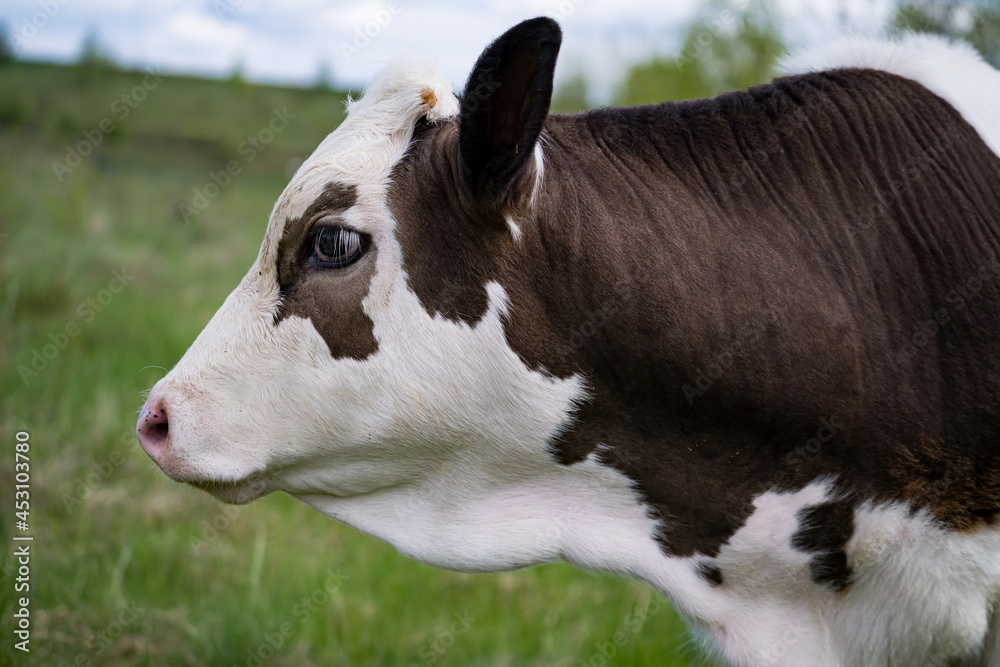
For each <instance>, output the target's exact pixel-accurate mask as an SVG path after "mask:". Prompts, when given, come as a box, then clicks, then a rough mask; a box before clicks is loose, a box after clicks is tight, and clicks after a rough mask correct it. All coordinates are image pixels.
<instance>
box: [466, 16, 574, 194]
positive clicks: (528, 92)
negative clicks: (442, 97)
mask: <svg viewBox="0 0 1000 667" xmlns="http://www.w3.org/2000/svg"><path fill="white" fill-rule="evenodd" d="M560 43H562V31H561V30H560V29H559V24H558V23H556V22H555V21H553V20H552V19H550V18H545V17H539V18H536V19H530V20H528V21H524V22H523V23H519V24H517V25H516V26H514V27H513V28H511V29H510V30H508V31H507V32H505V33H504V34H503V35H501V36H500V37H499V38H497V40H496V41H494V42H493V43H492V44H490V45H489V46H488V47H486V50H485V51H483V54H482V55H481V56H479V60H477V61H476V66H475V67H473V68H472V74H470V75H469V81H468V83H466V84H465V94H464V95H463V96H462V114H461V119H462V120H461V122H462V126H461V134H460V139H459V147H460V151H461V157H462V169H463V173H464V176H465V182H466V184H467V185H468V186H469V189H470V190H471V192H472V194H473V196H474V197H475V198H476V199H478V200H480V201H483V200H492V201H493V202H497V201H499V200H502V199H504V198H505V196H506V194H507V193H508V191H509V188H510V187H511V185H512V184H513V183H514V182H515V180H516V178H517V176H518V175H519V174H520V172H521V170H522V169H524V167H525V162H526V161H527V160H528V158H530V157H531V155H532V151H533V150H534V148H535V141H537V139H538V133H539V132H541V131H542V123H544V122H545V117H546V116H547V115H548V113H549V103H550V102H551V101H552V75H553V73H554V72H555V68H556V56H558V55H559V45H560Z"/></svg>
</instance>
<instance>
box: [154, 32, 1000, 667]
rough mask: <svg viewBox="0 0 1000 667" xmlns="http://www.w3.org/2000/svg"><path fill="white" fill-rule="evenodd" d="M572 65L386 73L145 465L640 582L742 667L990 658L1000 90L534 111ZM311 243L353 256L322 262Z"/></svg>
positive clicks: (164, 404)
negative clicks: (345, 246)
mask: <svg viewBox="0 0 1000 667" xmlns="http://www.w3.org/2000/svg"><path fill="white" fill-rule="evenodd" d="M558 46H559V30H558V27H557V26H556V25H555V24H554V22H551V21H549V20H547V19H535V20H533V21H530V22H526V23H525V24H522V25H520V26H516V27H515V28H513V29H511V30H510V31H508V32H507V33H505V34H504V35H503V36H501V37H500V38H499V39H498V40H497V42H495V43H494V44H493V45H491V46H490V47H489V48H488V49H487V51H486V53H485V54H484V57H483V58H481V59H480V61H479V62H478V63H477V66H476V68H475V69H474V71H473V73H472V75H471V76H470V79H469V80H470V84H471V85H470V87H467V95H466V97H465V99H463V100H459V99H458V98H456V97H455V96H454V95H453V94H452V93H451V92H450V90H449V89H448V84H447V81H446V79H445V78H444V76H443V75H442V74H441V73H440V71H439V70H437V69H435V68H433V67H430V66H427V65H426V64H423V63H402V64H399V65H397V66H395V67H393V68H390V69H389V70H388V71H386V72H385V73H383V74H382V75H380V76H379V77H378V78H376V80H375V81H373V83H372V85H371V86H369V88H368V89H367V90H366V93H365V95H364V96H363V97H362V99H361V100H359V101H358V102H356V103H352V105H351V106H350V109H349V113H348V117H347V119H346V120H345V122H344V123H343V124H342V125H341V126H340V127H339V128H338V129H337V130H336V131H335V132H333V133H332V134H331V135H330V136H329V137H328V138H327V139H326V140H325V141H324V142H323V143H322V144H321V145H320V146H319V148H317V150H316V152H315V153H314V155H313V156H311V157H310V158H309V159H308V160H307V161H306V162H305V164H303V166H302V167H301V168H300V169H299V171H298V173H297V174H296V175H295V177H294V178H293V180H292V182H291V183H290V184H289V186H288V188H287V189H286V190H285V192H284V193H283V194H282V196H281V198H280V199H279V201H278V203H277V204H276V205H275V209H274V211H273V212H272V215H271V221H270V224H269V226H268V231H267V234H266V235H265V239H264V242H263V244H262V247H261V251H260V255H259V256H258V259H257V262H256V263H255V265H254V266H253V268H252V269H251V270H250V272H249V273H248V274H247V276H246V277H245V278H244V280H243V282H242V283H241V284H240V286H239V287H238V288H237V289H236V290H235V291H234V292H233V294H232V295H231V296H230V297H229V299H227V301H226V303H225V304H224V305H223V306H222V308H221V309H220V310H219V312H218V313H217V314H216V316H215V317H214V318H213V319H212V321H211V322H210V323H209V324H208V326H207V327H206V329H205V331H203V332H202V334H201V335H200V336H199V337H198V339H197V340H196V341H195V342H194V344H193V345H192V347H191V349H190V350H189V351H188V352H187V354H185V356H184V358H183V359H182V360H181V361H180V362H179V363H178V364H177V366H176V367H175V368H174V369H173V370H172V371H171V372H170V373H169V374H168V375H167V376H166V377H165V378H164V379H163V380H161V381H160V382H159V383H158V384H157V385H156V386H155V387H154V388H153V390H152V392H151V393H150V396H149V400H148V402H147V406H146V408H145V409H144V410H143V412H142V415H143V416H144V417H141V418H140V423H139V425H138V428H139V433H140V439H141V441H142V442H143V446H144V447H146V448H147V451H149V452H150V455H151V456H153V458H154V459H155V460H156V462H157V463H158V464H159V465H160V467H161V468H163V470H164V471H165V472H166V473H167V474H169V475H170V476H171V477H173V478H174V479H177V480H182V481H188V482H191V483H193V484H197V485H198V486H200V487H202V488H205V489H207V490H209V491H211V492H212V493H215V494H216V495H218V496H219V497H220V498H223V499H225V500H228V501H230V502H246V501H248V500H251V499H253V498H255V497H258V496H259V495H262V494H263V493H266V492H269V491H272V490H278V489H280V490H285V491H287V492H289V493H291V494H293V495H295V496H296V497H298V498H300V499H301V500H303V501H304V502H307V503H309V504H311V505H313V506H314V507H317V508H318V509H319V510H320V511H322V512H324V513H325V514H327V515H328V516H330V517H333V518H336V519H338V520H341V521H344V522H346V523H349V524H350V525H353V526H355V527H357V528H359V529H360V530H363V531H365V532H367V533H370V534H372V535H374V536H376V537H379V538H381V539H384V540H387V541H389V542H391V543H392V544H394V545H395V546H396V547H397V549H399V550H400V552H401V553H404V554H406V555H409V556H412V557H414V558H417V559H419V560H422V561H424V562H427V563H431V564H433V565H437V566H440V567H450V568H456V569H463V570H476V571H485V570H500V569H509V568H515V567H523V566H526V565H531V564H535V563H540V562H546V561H551V560H555V559H559V558H562V559H565V560H568V561H569V562H572V563H575V564H577V565H580V566H582V567H587V568H592V569H596V570H601V571H606V572H614V573H618V574H623V575H627V576H633V577H638V578H641V579H643V580H645V581H648V582H649V583H650V584H652V585H653V586H655V587H656V588H657V589H658V590H660V591H662V592H663V593H664V594H665V595H666V596H667V597H668V598H669V599H670V600H671V602H672V603H673V605H674V606H675V607H676V608H677V609H678V611H679V612H680V613H682V614H683V615H684V616H685V617H687V618H688V619H689V620H690V621H691V623H692V628H693V629H694V630H695V632H696V633H697V634H698V635H700V636H703V637H705V638H706V639H707V641H708V642H709V643H711V644H712V645H713V646H715V647H716V648H717V650H718V651H719V653H720V654H721V655H722V656H723V657H724V659H726V660H727V661H729V662H730V663H731V664H733V665H738V666H751V665H753V666H756V665H784V666H789V667H791V666H800V665H807V664H808V665H815V666H817V667H834V666H852V667H853V666H855V665H872V666H875V665H910V664H928V663H929V664H943V663H945V662H946V661H949V660H951V661H958V662H956V664H963V665H978V666H981V667H985V666H988V665H992V666H996V665H998V664H1000V527H998V523H1000V381H998V378H1000V347H998V346H997V343H996V340H997V336H998V334H1000V308H998V306H1000V255H998V253H1000V187H998V185H997V184H998V183H1000V158H998V155H997V151H998V147H997V141H998V138H1000V121H998V120H997V116H996V111H995V110H996V108H997V104H996V95H997V94H998V93H997V91H1000V74H998V73H997V72H995V71H994V70H992V69H990V68H988V67H987V66H985V65H984V64H983V63H982V62H981V61H980V60H978V58H976V57H975V56H974V55H973V54H971V52H970V51H969V50H968V49H966V48H962V47H953V46H949V45H947V44H945V43H944V42H941V41H933V40H932V41H927V40H925V39H910V40H908V41H904V42H899V43H888V42H878V43H875V42H872V43H868V42H865V43H849V44H848V45H847V47H844V46H841V47H835V48H833V49H831V50H829V51H827V52H826V54H825V55H821V56H816V57H815V58H814V59H813V60H809V59H808V58H806V59H804V60H802V61H801V62H804V63H807V64H808V63H812V64H813V65H816V66H817V68H819V70H821V71H815V72H813V73H808V74H803V75H797V76H792V77H789V78H785V79H780V80H778V81H775V82H774V83H772V84H769V85H766V86H759V87H755V88H752V89H750V90H749V91H746V92H740V93H731V94H727V95H723V96H720V97H718V98H715V99H713V100H699V101H693V102H684V103H673V104H671V103H667V104H662V105H651V106H646V107H636V108H632V109H602V110H598V111H593V112H589V113H586V114H579V115H575V116H547V115H546V114H547V111H548V101H549V95H550V94H551V72H552V65H553V64H554V60H555V54H556V52H557V51H558ZM928 53H931V54H932V55H933V58H932V59H928V58H927V57H926V56H927V54H928ZM845 68H846V69H845ZM806 69H812V68H811V67H806ZM942 72H947V75H942V74H941V73H942ZM491 81H498V82H506V83H505V84H503V85H497V86H487V87H485V88H484V87H483V86H481V85H477V82H479V83H480V84H481V83H482V82H491ZM526 82H531V83H530V84H527V83H526ZM476 91H485V92H484V93H483V94H482V95H480V94H479V93H478V92H476ZM470 92H472V93H475V94H474V95H470V94H469V93H470ZM482 109H490V110H491V111H490V112H489V113H490V114H494V115H493V116H489V114H488V115H487V116H486V117H483V116H481V115H480V113H481V110H482ZM497 114H498V115H497ZM539 119H544V122H543V123H542V124H541V125H539V123H538V120H539ZM482 121H485V122H482ZM468 133H472V134H468ZM470 137H471V139H472V140H471V141H470ZM539 137H541V139H539ZM511 146H514V147H515V150H513V151H512V150H510V148H511ZM991 149H992V150H991ZM529 156H530V159H529ZM319 223H321V224H327V225H329V224H335V225H339V226H344V227H348V228H350V229H352V230H355V231H357V232H358V233H360V234H363V235H364V236H365V238H366V239H368V240H369V242H370V247H369V250H368V253H367V254H366V255H365V256H364V257H363V258H362V259H361V260H359V261H358V262H357V263H356V264H354V265H352V266H351V267H348V268H347V269H336V270H334V269H328V268H326V269H324V268H317V266H316V265H315V264H314V263H310V261H309V256H310V249H311V246H310V239H311V238H312V237H311V236H310V234H311V233H312V232H313V231H314V229H315V225H316V224H319ZM504 223H505V224H504ZM168 420H169V431H168V429H167V421H168ZM153 422H155V429H156V431H155V433H153V432H152V431H151V429H152V428H154V427H153V426H151V424H153ZM164 434H168V435H167V437H166V438H165V439H164V438H162V436H163V435H164ZM154 436H157V437H156V438H154Z"/></svg>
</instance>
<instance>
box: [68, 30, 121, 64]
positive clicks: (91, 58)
mask: <svg viewBox="0 0 1000 667" xmlns="http://www.w3.org/2000/svg"><path fill="white" fill-rule="evenodd" d="M77 64H79V65H80V67H83V68H85V69H89V70H108V69H115V62H114V60H113V59H112V58H111V55H110V54H109V53H108V51H107V50H106V49H105V48H104V45H102V44H101V39H100V37H99V36H98V34H97V31H96V30H94V29H91V30H90V31H89V32H88V33H87V36H86V37H84V38H83V45H82V46H81V47H80V58H79V59H78V60H77Z"/></svg>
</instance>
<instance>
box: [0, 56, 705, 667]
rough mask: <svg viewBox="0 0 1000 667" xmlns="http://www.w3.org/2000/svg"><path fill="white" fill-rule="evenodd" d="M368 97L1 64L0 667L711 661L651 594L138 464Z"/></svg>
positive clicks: (569, 665) (569, 666) (572, 666)
mask: <svg viewBox="0 0 1000 667" xmlns="http://www.w3.org/2000/svg"><path fill="white" fill-rule="evenodd" d="M140 98H141V99H140ZM343 99H344V94H343V93H341V92H337V91H330V90H319V89H318V90H297V89H283V88H269V87H261V86H250V85H247V84H245V83H242V82H239V81H228V82H219V81H203V80H197V79H188V78H170V77H162V78H160V77H156V76H148V75H146V74H145V73H141V72H140V73H125V72H117V71H108V70H103V69H99V68H97V69H94V68H91V69H80V68H68V67H56V66H47V65H36V64H28V63H13V64H6V65H0V183H2V186H0V317H2V323H3V326H2V329H0V372H2V381H3V392H2V398H0V401H2V404H0V434H2V438H3V440H4V447H3V456H2V458H0V494H2V496H3V502H2V505H0V507H2V510H3V513H4V516H3V519H2V521H0V526H2V534H0V537H2V540H3V543H4V544H5V545H7V546H5V547H4V548H3V552H2V555H0V559H2V560H0V563H2V565H3V569H2V575H0V615H2V619H3V620H2V627H3V629H4V631H3V639H2V642H0V664H3V665H44V666H46V667H47V666H49V665H225V666H227V667H228V666H230V665H232V666H237V665H241V666H248V667H252V666H256V665H261V664H268V665H289V666H291V665H295V666H307V665H404V666H412V665H420V666H422V665H432V664H433V665H462V666H468V665H484V666H485V665H545V666H547V667H548V666H561V665H564V666H566V667H580V666H591V667H600V666H602V665H653V664H655V665H658V666H665V667H670V666H671V665H695V664H705V663H703V662H701V661H700V660H699V659H698V658H697V657H695V656H696V653H695V651H694V650H693V649H691V648H690V646H689V645H688V640H687V639H686V638H685V635H684V629H683V624H682V622H681V621H680V620H679V619H678V618H677V616H676V614H675V613H674V612H673V611H672V610H671V609H670V608H669V607H668V606H667V605H666V604H665V603H664V602H663V599H662V598H661V597H660V596H659V595H658V594H656V593H654V592H652V591H651V590H650V589H649V588H648V587H646V586H645V585H641V584H638V583H635V582H629V581H625V580H620V579H615V578H612V577H608V576H603V575H595V574H591V573H585V572H581V571H578V570H574V569H573V568H571V567H569V566H566V565H561V564H560V565H550V566H544V567H537V568H531V569H528V570H525V571H521V572H515V573H506V574H498V575H469V574H460V573H450V572H441V571H438V570H434V569H432V568H430V567H427V566H424V565H421V564H419V563H416V562H413V561H409V560H407V559H405V558H403V557H401V556H399V555H398V554H397V553H396V552H395V551H394V550H393V549H392V548H391V547H389V546H387V545H385V544H382V543H379V542H376V541H374V540H372V539H370V538H368V537H366V536H364V535H361V534H359V533H357V532H355V531H354V530H352V529H350V528H347V527H345V526H342V525H339V524H336V523H334V522H332V521H330V520H328V519H326V518H325V517H323V516H322V515H320V514H319V513H317V512H315V511H314V510H312V509H309V508H307V507H306V506H304V505H301V504H299V503H297V502H296V501H294V500H292V499H291V498H289V497H288V496H285V495H284V494H280V493H278V494H272V495H270V496H268V497H266V498H264V499H262V500H260V501H258V502H256V503H254V504H252V505H249V506H246V507H242V508H235V507H229V506H224V505H222V504H220V503H219V502H218V501H216V500H215V499H213V498H211V497H210V496H208V495H206V494H203V493H201V492H199V491H196V490H194V489H192V488H189V487H186V486H182V485H180V484H176V483H174V482H171V481H170V480H169V479H167V478H166V477H165V476H164V475H163V474H162V473H160V472H159V471H158V470H157V469H156V468H155V466H153V465H152V463H151V462H150V460H149V458H148V457H147V456H146V455H145V453H143V452H142V450H141V449H139V447H138V445H137V443H136V442H135V439H134V437H133V431H134V423H135V418H136V415H137V411H138V409H139V407H140V406H141V404H142V402H143V397H144V392H145V391H146V390H148V389H149V388H150V387H151V386H152V385H153V384H154V383H155V382H156V381H157V380H158V379H159V378H160V377H162V376H163V375H164V373H165V372H166V369H168V368H170V367H171V366H172V365H173V364H174V363H175V362H176V361H177V360H178V359H179V358H180V356H181V355H182V354H183V352H184V350H185V349H186V347H187V346H188V345H189V344H190V342H191V341H192V340H193V339H194V337H195V336H196V335H197V333H198V332H199V331H200V330H201V328H202V327H203V326H204V324H205V323H206V322H207V321H208V319H209V318H210V317H211V315H212V313H213V312H214V311H215V310H216V308H218V306H219V305H220V304H221V303H222V301H223V299H224V298H225V296H226V295H227V294H228V292H229V291H230V290H231V289H232V288H233V287H234V286H235V285H236V284H237V282H238V280H239V279H240V277H242V275H243V273H244V272H245V271H246V269H247V267H249V266H250V264H251V263H252V262H253V260H254V258H255V257H256V254H257V248H258V244H259V243H260V240H261V238H262V237H263V232H264V229H265V227H266V224H267V216H268V213H269V212H270V210H271V206H272V204H273V202H274V200H275V199H276V198H277V196H278V194H279V193H280V192H281V190H282V188H283V187H284V185H285V183H286V182H287V179H288V175H289V172H290V171H292V170H294V168H295V166H296V165H297V160H298V159H301V158H303V157H305V156H306V155H307V154H308V153H309V152H310V151H311V150H312V148H313V147H315V145H316V144H317V143H318V142H319V141H320V140H321V139H322V138H323V136H325V134H326V133H327V132H329V131H330V130H331V129H332V128H333V127H334V126H335V125H336V123H337V122H339V121H340V119H341V118H342V117H343ZM275 118H280V119H281V120H279V121H278V122H276V123H274V124H272V128H275V127H281V126H282V125H283V127H281V129H280V131H277V132H273V133H270V138H268V136H269V135H268V133H266V132H263V129H264V128H268V126H269V124H271V123H272V120H273V119H275ZM248 137H254V140H249V139H248ZM68 147H69V148H68ZM54 163H57V164H54ZM227 165H228V166H229V170H228V171H226V168H227ZM234 165H235V166H234ZM20 431H26V432H28V433H29V434H30V439H29V442H30V453H29V456H30V494H31V495H30V517H29V521H28V523H29V529H28V530H27V531H20V530H17V529H16V528H15V525H14V507H13V504H12V502H11V499H12V498H13V497H14V489H13V485H14V478H15V469H14V464H15V458H14V442H15V434H16V433H17V432H20ZM12 534H17V535H32V536H34V541H33V542H31V543H30V544H31V547H30V548H31V554H32V557H31V562H30V570H31V574H30V585H31V589H30V596H31V606H30V614H31V628H32V635H31V643H30V647H31V652H30V654H24V653H22V652H20V651H16V650H15V649H14V648H13V644H14V642H15V641H16V640H15V639H14V638H13V635H12V633H11V630H10V628H11V627H12V624H13V620H14V619H13V618H12V612H13V607H14V605H13V598H14V596H15V594H14V585H15V576H16V570H17V563H16V562H15V560H14V558H13V552H14V546H12V545H14V544H15V543H14V542H13V541H12ZM21 544H23V543H21ZM18 595H22V594H18ZM616 633H618V634H617V635H616Z"/></svg>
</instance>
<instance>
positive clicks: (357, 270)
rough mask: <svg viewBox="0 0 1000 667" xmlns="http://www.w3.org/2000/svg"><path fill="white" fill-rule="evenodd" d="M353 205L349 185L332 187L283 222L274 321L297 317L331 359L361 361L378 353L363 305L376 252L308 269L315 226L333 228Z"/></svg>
mask: <svg viewBox="0 0 1000 667" xmlns="http://www.w3.org/2000/svg"><path fill="white" fill-rule="evenodd" d="M355 201H357V192H356V190H355V188H354V187H353V186H346V185H341V184H339V183H330V184H329V185H327V186H326V189H325V190H324V191H323V193H322V194H321V195H320V196H319V197H318V198H317V199H316V201H315V202H313V203H312V204H311V205H310V206H309V208H308V209H307V210H306V212H305V213H303V214H302V216H301V217H298V218H295V219H292V220H287V221H286V222H285V229H284V232H283V234H282V236H281V241H280V242H279V243H278V259H277V263H278V284H279V287H280V289H281V294H282V299H281V305H280V306H279V308H278V312H277V313H275V316H274V323H275V324H277V323H279V322H281V320H283V319H285V318H286V317H289V316H292V315H295V316H298V317H303V318H306V319H308V320H310V321H312V324H313V326H314V327H315V328H316V331H318V332H319V334H320V335H321V336H322V337H323V340H325V341H326V344H327V347H328V348H329V349H330V355H331V356H332V357H333V358H335V359H341V358H352V359H358V360H361V359H364V358H366V357H367V356H368V355H369V354H372V353H373V352H375V351H376V350H377V349H378V343H377V341H376V340H375V336H374V334H373V332H372V330H373V328H374V324H373V323H372V321H371V319H369V317H368V315H366V314H365V312H364V310H363V309H362V307H361V301H362V300H363V299H364V298H365V297H366V296H367V295H368V287H369V285H370V283H371V279H372V276H373V275H375V258H376V252H377V250H376V248H375V246H374V245H371V246H369V247H368V249H367V251H366V252H365V254H364V255H362V257H361V259H359V260H358V261H356V262H354V263H353V264H351V265H349V266H346V267H344V268H340V269H330V268H320V267H314V266H311V265H310V263H309V257H310V256H311V253H312V245H311V242H310V240H311V239H312V232H313V228H314V226H315V225H316V224H317V223H323V224H334V225H336V224H337V221H338V218H339V216H340V215H341V214H342V213H343V212H344V211H346V210H347V209H348V208H350V207H351V206H353V205H354V203H355Z"/></svg>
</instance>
